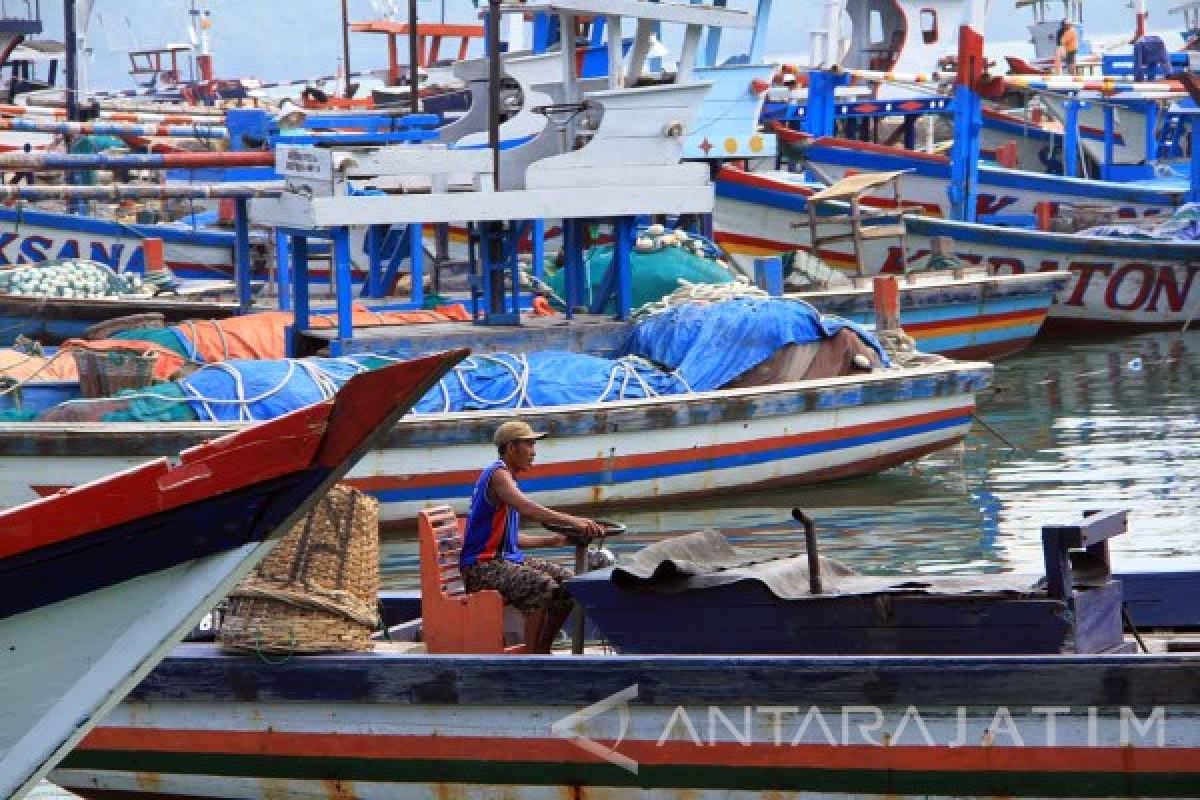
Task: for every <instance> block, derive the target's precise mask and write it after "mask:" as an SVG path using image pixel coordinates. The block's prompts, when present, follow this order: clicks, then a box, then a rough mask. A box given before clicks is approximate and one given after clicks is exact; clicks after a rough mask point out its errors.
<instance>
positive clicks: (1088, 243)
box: [905, 217, 1200, 263]
mask: <svg viewBox="0 0 1200 800" xmlns="http://www.w3.org/2000/svg"><path fill="white" fill-rule="evenodd" d="M905 225H906V227H907V228H908V232H909V235H912V234H917V235H920V236H928V237H930V238H932V237H934V236H949V237H951V238H953V239H954V240H955V241H956V242H958V243H960V244H962V243H965V242H972V243H980V244H986V245H990V246H992V247H1006V248H1012V249H1016V250H1029V251H1034V252H1047V253H1065V254H1067V255H1075V256H1081V257H1085V258H1087V259H1088V260H1090V261H1095V260H1096V258H1097V257H1103V256H1107V257H1109V258H1127V259H1137V260H1139V261H1145V262H1147V263H1162V262H1164V261H1179V262H1195V261H1200V242H1163V241H1156V240H1151V239H1115V238H1106V237H1102V236H1079V235H1075V234H1054V233H1046V232H1045V231H1027V230H1024V229H1021V228H1005V227H1001V226H998V225H978V224H972V223H967V222H954V221H951V220H941V219H934V218H932V217H906V218H905Z"/></svg>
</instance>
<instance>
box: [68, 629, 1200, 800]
mask: <svg viewBox="0 0 1200 800" xmlns="http://www.w3.org/2000/svg"><path fill="white" fill-rule="evenodd" d="M1196 666H1197V660H1196V658H1195V657H1194V656H1183V655H1176V656H1163V657H1153V656H1151V657H1139V656H1040V657H1031V656H1020V657H945V656H942V657H919V658H913V657H907V658H906V657H769V658H765V657H750V656H740V657H738V656H734V657H714V656H695V657H635V656H575V657H570V656H553V657H522V656H495V657H489V656H470V657H456V656H424V655H394V654H387V653H385V652H376V653H373V654H366V655H352V656H331V657H323V658H317V659H291V660H289V661H287V662H286V663H274V664H273V663H269V662H267V661H265V660H263V659H257V658H253V657H238V656H227V655H221V654H219V653H217V652H215V651H214V650H213V649H212V648H211V647H208V646H184V647H181V648H179V649H178V650H176V651H175V652H174V653H173V654H172V655H171V656H170V657H168V658H167V659H166V660H165V661H164V662H163V664H162V665H161V666H160V667H159V668H158V669H157V670H155V672H154V673H152V674H151V675H150V677H149V678H148V679H147V680H146V681H144V682H143V683H142V684H141V686H139V687H138V688H137V689H136V690H135V691H134V693H133V694H132V695H131V697H130V699H129V700H128V701H126V703H124V704H123V705H122V706H120V707H119V708H118V709H116V710H115V711H114V712H113V713H112V714H111V715H110V716H109V717H108V718H107V719H106V720H105V721H104V723H103V725H102V726H101V727H99V728H98V729H97V730H96V731H94V732H93V733H92V734H91V735H89V736H88V738H87V739H85V740H84V742H83V743H82V744H81V745H80V746H79V747H78V748H77V749H76V750H75V751H74V752H73V753H72V754H71V755H70V756H69V757H68V758H67V760H66V761H64V763H63V765H62V767H61V768H60V769H58V770H56V771H55V772H54V773H53V774H52V775H51V778H52V780H54V781H55V782H57V783H59V784H60V785H63V786H64V787H66V788H68V789H70V790H71V791H73V792H76V793H78V794H80V795H82V796H83V797H85V798H89V800H92V799H94V800H100V799H101V798H103V800H118V799H119V800H150V798H155V800H167V799H168V798H177V799H178V800H182V798H200V797H205V798H228V797H238V798H244V800H267V798H275V797H281V796H286V797H288V798H292V799H293V800H316V799H317V798H322V799H324V798H328V797H330V796H336V797H339V798H343V799H344V800H380V799H381V798H392V797H401V796H402V797H428V798H433V797H465V798H501V797H503V798H546V797H565V796H571V797H583V798H616V797H622V798H626V797H632V798H643V800H651V798H654V799H655V800H657V799H660V798H662V799H665V798H703V799H704V800H717V798H728V797H731V796H736V797H738V798H745V799H746V800H768V798H796V799H797V800H798V799H799V798H838V799H839V800H849V799H850V798H885V797H886V798H927V797H930V796H953V797H997V796H999V797H1067V798H1099V797H1168V796H1180V795H1189V794H1193V793H1194V787H1195V786H1196V785H1197V782H1200V716H1198V715H1197V712H1196V709H1197V708H1198V707H1200V685H1198V684H1197V682H1196V681H1195V679H1194V678H1195V670H1196ZM577 737H579V738H577Z"/></svg>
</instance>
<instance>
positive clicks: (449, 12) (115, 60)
mask: <svg viewBox="0 0 1200 800" xmlns="http://www.w3.org/2000/svg"><path fill="white" fill-rule="evenodd" d="M677 1H678V0H677ZM196 2H197V4H198V5H200V6H202V7H207V8H208V9H209V10H210V11H211V12H212V51H213V57H214V62H215V64H216V72H217V76H218V77H235V76H236V77H256V78H259V79H261V80H264V81H279V80H297V79H304V78H311V77H317V76H321V75H332V74H334V72H335V71H336V69H337V67H338V58H339V56H340V54H341V38H340V33H339V30H340V22H341V0H205V1H204V2H200V0H196ZM192 4H193V0H95V8H94V11H93V15H92V21H91V27H90V41H91V45H92V48H93V55H92V57H91V59H89V62H88V64H87V65H86V69H87V74H88V80H89V83H90V85H92V86H93V87H96V88H107V89H121V88H129V87H130V86H131V85H132V84H131V82H130V79H129V77H128V74H127V69H128V58H127V56H126V53H127V52H128V51H129V50H130V49H135V48H139V47H141V48H145V47H158V46H161V45H163V44H165V43H168V42H187V41H188V28H189V25H190V17H189V15H188V10H189V9H190V8H191V7H192ZM348 5H349V16H350V19H351V20H352V21H356V20H365V19H373V18H377V17H379V16H380V15H381V14H380V9H383V8H386V7H387V6H389V5H391V6H393V7H398V8H399V12H398V13H399V17H400V18H404V16H405V15H406V14H407V0H348ZM474 5H475V4H474V2H472V0H418V7H419V10H420V14H421V18H422V19H429V20H438V21H440V20H441V19H442V18H443V14H444V18H445V19H446V21H449V22H464V21H471V20H473V19H476V18H477V17H476V15H477V11H476V10H475V7H474ZM730 5H731V6H732V7H734V8H741V9H745V8H749V7H752V6H753V5H754V2H753V0H730ZM1148 5H1149V6H1150V11H1151V19H1150V23H1151V28H1152V29H1162V28H1171V27H1174V25H1176V24H1177V23H1178V20H1179V17H1178V16H1175V15H1170V16H1168V14H1167V12H1166V9H1167V7H1168V6H1169V5H1173V4H1169V3H1168V0H1148ZM41 6H42V14H43V17H44V19H45V22H46V27H47V35H48V36H51V37H55V38H60V37H61V35H62V3H61V0H41ZM1054 8H1055V10H1057V8H1058V3H1054ZM820 13H821V2H820V0H774V10H773V13H772V16H771V25H770V28H769V32H768V37H767V47H766V50H767V53H768V54H777V55H781V56H786V57H787V58H786V59H785V60H789V59H791V58H794V57H795V56H796V55H797V54H800V53H807V52H808V49H809V46H808V31H810V30H812V29H813V28H815V27H817V26H818V25H817V23H818V20H819V19H820ZM1132 14H1133V12H1132V10H1131V9H1130V8H1129V3H1128V0H1090V2H1088V3H1087V4H1086V11H1085V23H1086V26H1087V30H1088V33H1089V34H1095V35H1100V36H1103V35H1106V34H1107V35H1112V34H1116V33H1124V32H1126V31H1130V30H1131V29H1132ZM1027 23H1028V13H1027V12H1025V11H1023V10H1022V11H1018V10H1016V9H1015V8H1013V6H1012V3H1011V0H992V9H991V11H990V13H989V14H988V26H987V30H986V35H987V37H988V39H989V40H991V41H993V43H998V42H1021V41H1023V40H1025V39H1026V38H1027V32H1026V30H1025V26H1026V24H1027ZM383 38H384V37H381V36H374V35H367V34H351V57H350V63H351V67H352V68H353V69H354V70H355V71H358V70H360V69H363V68H380V67H383V66H384V65H385V64H386V60H387V55H386V50H385V45H384V41H383ZM667 43H668V45H670V44H671V42H670V41H668V42H667ZM727 44H728V45H729V46H728V47H726V48H725V52H723V53H722V56H723V57H724V56H725V55H731V54H732V53H733V51H734V49H735V48H738V47H743V48H744V46H745V41H744V40H741V41H739V40H737V39H735V38H731V39H730V40H727ZM401 60H402V61H403V60H404V59H403V58H402V59H401Z"/></svg>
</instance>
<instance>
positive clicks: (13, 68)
mask: <svg viewBox="0 0 1200 800" xmlns="http://www.w3.org/2000/svg"><path fill="white" fill-rule="evenodd" d="M64 57H65V48H64V47H63V43H62V42H56V41H51V40H36V41H25V42H22V43H21V44H18V45H17V46H16V47H14V48H13V50H12V52H11V53H10V54H9V57H8V60H6V61H5V62H4V66H3V69H4V70H5V71H6V72H7V73H8V74H7V75H6V76H5V77H4V87H5V94H6V95H7V102H9V103H11V102H13V101H14V100H15V99H16V98H17V96H18V95H21V94H24V93H25V92H35V91H38V90H40V89H49V88H51V87H53V86H54V85H55V84H56V83H57V82H58V65H59V62H60V61H62V60H63V58H64Z"/></svg>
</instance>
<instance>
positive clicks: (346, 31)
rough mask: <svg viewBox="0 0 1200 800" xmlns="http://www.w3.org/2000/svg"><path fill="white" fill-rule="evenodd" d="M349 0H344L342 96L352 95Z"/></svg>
mask: <svg viewBox="0 0 1200 800" xmlns="http://www.w3.org/2000/svg"><path fill="white" fill-rule="evenodd" d="M346 6H347V0H342V74H343V76H344V82H343V83H342V96H343V97H349V96H350V12H349V9H348V8H347V7H346Z"/></svg>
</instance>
